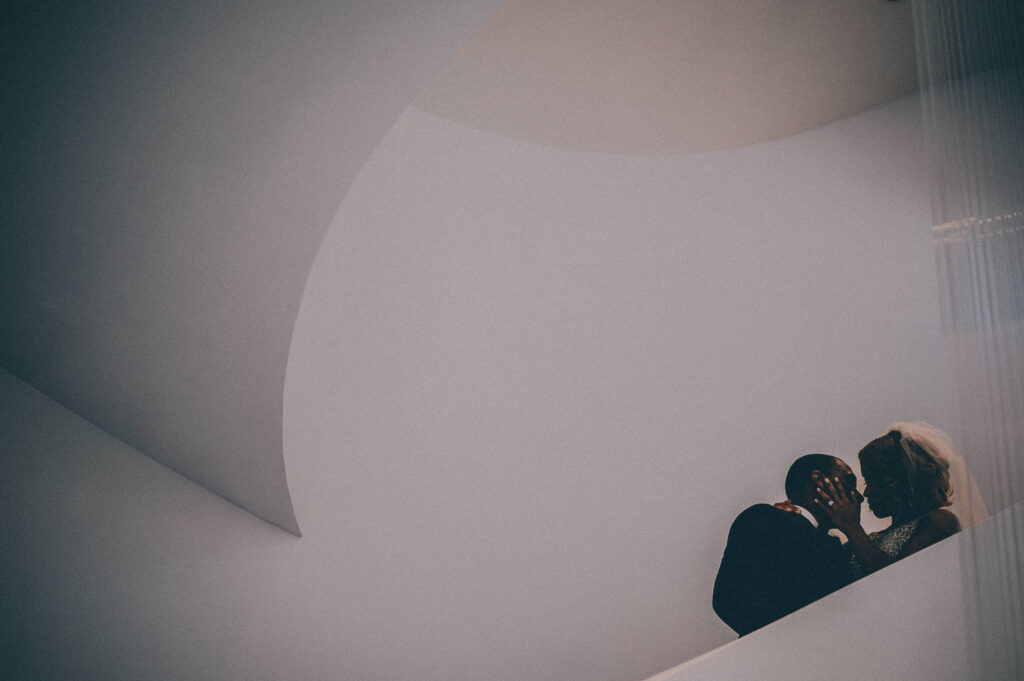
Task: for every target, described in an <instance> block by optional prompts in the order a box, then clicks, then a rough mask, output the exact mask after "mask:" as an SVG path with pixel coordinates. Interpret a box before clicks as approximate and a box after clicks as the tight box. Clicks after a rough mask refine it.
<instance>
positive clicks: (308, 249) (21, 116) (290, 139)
mask: <svg viewBox="0 0 1024 681" xmlns="http://www.w3.org/2000/svg"><path fill="white" fill-rule="evenodd" d="M498 4H499V2H498V0H487V1H486V2H464V1H461V0H445V1H442V2H430V3H424V2H405V1H402V0H389V1H387V2H380V1H376V0H375V1H373V2H365V1H364V2H341V3H338V2H329V3H323V2H317V1H315V0H311V1H304V2H290V3H283V4H282V3H271V2H255V3H253V2H244V3H240V2H213V3H164V2H145V1H142V2H137V1H133V2H106V3H100V4H97V3H85V4H77V5H75V4H69V3H33V2H23V3H19V2H11V3H5V6H4V10H3V14H4V20H3V43H4V69H3V72H2V78H3V91H4V94H5V96H4V97H3V98H2V99H3V102H2V103H0V107H2V108H0V113H2V116H3V120H4V125H3V126H2V129H0V135H2V142H3V145H2V146H3V149H4V153H3V154H2V158H0V177H2V182H0V197H2V201H3V206H4V208H3V210H4V232H3V241H2V247H0V271H2V272H3V274H4V282H5V285H4V286H3V287H0V364H2V366H4V367H5V368H7V369H8V370H10V371H12V372H14V373H15V374H16V375H18V376H20V377H21V378H23V379H24V380H26V381H28V382H29V383H31V384H32V385H35V386H36V387H38V388H40V389H41V390H43V391H45V392H46V393H47V394H48V395H50V396H51V397H53V398H54V399H56V400H58V401H59V402H61V403H62V404H65V405H67V406H68V407H69V408H71V409H73V410H74V411H75V412H77V413H79V414H81V415H82V416H84V417H85V418H87V419H89V420H90V421H92V422H93V423H96V424H97V425H99V426H100V427H102V428H104V429H105V430H107V431H108V432H110V433H112V434H113V435H115V436H116V437H118V438H120V439H121V440H123V441H124V442H127V443H129V444H131V445H132V446H134V447H136V448H138V449H139V450H140V451H142V452H144V453H145V454H147V455H148V456H151V457H152V458H154V459H155V460H157V461H160V462H162V463H164V464H166V465H167V466H169V467H171V468H172V469H174V470H176V471H178V472H179V473H181V474H183V475H185V476H187V477H189V478H190V479H192V480H193V481H194V482H197V483H199V484H201V485H204V486H206V487H208V488H209V489H211V490H213V491H214V492H216V493H218V494H220V495H221V496H223V497H225V498H227V499H229V500H231V501H233V502H235V503H237V504H239V505H241V506H242V507H243V508H246V509H248V510H249V511H251V512H252V513H254V514H256V515H257V516H259V517H261V518H263V519H264V520H267V521H269V522H272V523H275V524H277V525H279V526H281V527H283V528H286V529H288V530H290V531H292V532H297V531H298V525H297V523H296V519H295V516H294V514H293V512H292V505H291V500H290V498H289V493H288V487H287V483H286V480H285V470H284V462H283V459H282V452H281V409H282V407H281V394H282V390H283V385H284V373H285V365H286V362H287V356H288V343H289V339H290V337H291V331H292V327H293V324H294V321H295V314H296V311H297V309H298V303H299V299H300V297H301V295H302V290H303V286H304V285H305V281H306V276H307V275H308V273H309V268H310V265H311V263H312V261H313V257H314V255H315V254H316V251H317V248H318V247H319V245H320V242H321V240H322V238H323V234H324V229H325V228H326V225H327V224H328V222H329V221H330V218H331V215H332V214H333V213H334V211H335V210H336V209H337V207H338V203H339V202H340V200H341V198H342V197H343V196H344V193H345V190H346V188H347V187H348V185H349V183H350V182H351V181H352V178H354V177H355V175H356V173H357V171H358V170H359V167H360V166H361V165H362V163H363V162H364V161H365V159H366V157H367V156H368V155H369V153H370V151H371V150H372V149H373V147H374V145H375V144H376V143H377V141H378V140H379V138H380V137H381V136H382V135H383V134H384V133H385V132H386V131H387V130H388V129H389V128H390V126H391V124H392V123H393V122H394V120H395V118H396V117H397V115H398V114H399V113H400V112H401V111H402V109H403V108H404V107H405V106H406V105H407V104H408V103H409V102H410V101H411V100H412V98H413V97H414V95H415V93H416V92H417V90H418V89H419V88H420V87H421V86H422V84H423V83H424V82H426V80H427V79H428V78H430V77H431V76H433V75H434V73H435V72H436V71H437V70H438V69H439V68H440V67H441V66H442V65H443V64H444V63H445V61H447V59H448V58H449V57H450V56H451V55H452V54H453V53H454V52H455V51H456V50H457V49H458V48H459V47H460V46H461V45H462V44H463V43H464V42H465V41H466V40H468V38H469V36H470V35H472V33H473V32H474V31H475V29H476V28H477V26H478V25H479V24H480V23H481V22H482V21H483V20H484V19H485V18H486V17H487V16H488V15H489V14H490V12H491V11H493V9H494V8H495V7H497V6H498Z"/></svg>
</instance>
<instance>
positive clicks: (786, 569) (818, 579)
mask: <svg viewBox="0 0 1024 681" xmlns="http://www.w3.org/2000/svg"><path fill="white" fill-rule="evenodd" d="M849 583H850V571H849V563H848V559H847V558H846V556H845V553H844V552H843V550H842V547H841V544H840V541H839V540H838V539H837V538H835V537H831V536H829V535H828V534H826V533H825V532H822V531H820V530H818V529H817V528H815V527H814V526H813V525H811V523H810V521H808V520H807V519H806V518H804V517H802V516H801V515H798V514H796V513H790V512H788V511H782V510H779V509H777V508H775V507H773V506H769V505H768V504H756V505H754V506H751V507H750V508H748V509H747V510H745V511H744V512H743V513H741V514H740V515H739V517H738V518H736V520H735V521H734V522H733V524H732V528H731V529H730V530H729V541H728V543H727V544H726V547H725V555H723V556H722V564H721V566H720V567H719V568H718V577H717V578H716V579H715V592H714V598H713V600H712V604H713V606H714V608H715V612H716V613H718V616H719V617H721V618H722V620H724V621H725V623H726V624H728V625H729V626H730V627H732V628H733V629H734V630H735V631H736V633H737V634H739V635H740V636H744V635H745V634H749V633H750V632H752V631H754V630H755V629H758V628H760V627H763V626H764V625H766V624H769V623H771V622H774V621H775V620H777V619H779V618H780V617H784V616H785V615H788V614H789V613H791V612H793V611H794V610H797V609H799V608H802V607H803V606H805V605H807V604H808V603H810V602H812V601H816V600H818V599H819V598H821V597H823V596H827V595H828V594H830V593H832V592H833V591H835V590H836V589H841V588H842V587H844V586H846V585H847V584H849Z"/></svg>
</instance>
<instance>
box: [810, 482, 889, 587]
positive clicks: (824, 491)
mask: <svg viewBox="0 0 1024 681" xmlns="http://www.w3.org/2000/svg"><path fill="white" fill-rule="evenodd" d="M814 481H815V483H817V485H818V498H817V499H815V500H814V502H815V503H816V504H818V506H820V507H821V508H822V510H824V511H825V513H826V514H827V515H828V517H829V518H830V519H831V520H832V524H833V525H835V527H836V529H838V530H839V531H840V532H842V533H843V534H845V535H846V539H847V544H846V548H847V550H849V551H850V552H851V553H852V554H853V555H854V556H856V557H857V562H858V563H860V564H861V566H862V567H863V568H864V572H865V573H871V572H874V571H875V570H880V569H881V568H884V567H885V566H886V565H891V564H892V563H894V562H895V559H894V558H892V557H891V556H890V555H889V554H887V553H886V552H885V551H883V550H882V549H880V548H878V547H877V546H875V545H874V544H873V543H871V539H870V538H869V537H868V533H867V532H865V531H864V528H863V527H862V526H861V524H860V500H859V499H858V498H857V495H856V493H855V492H854V491H853V490H847V489H846V487H845V485H844V484H843V481H842V480H840V479H839V478H835V479H832V478H828V477H824V476H822V477H816V478H815V479H814ZM830 502H831V503H830Z"/></svg>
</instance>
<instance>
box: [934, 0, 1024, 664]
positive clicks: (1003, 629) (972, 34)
mask: <svg viewBox="0 0 1024 681" xmlns="http://www.w3.org/2000/svg"><path fill="white" fill-rule="evenodd" d="M914 23H915V37H916V44H917V59H918V72H919V79H920V83H921V101H922V108H923V120H924V126H925V139H926V143H927V150H928V160H929V168H930V173H931V177H930V181H931V191H932V218H933V219H932V224H933V228H932V229H933V234H934V243H935V253H936V256H937V258H938V271H939V287H940V291H939V297H940V301H941V305H942V321H943V327H944V332H945V351H946V352H945V361H946V363H947V366H946V369H947V373H948V379H949V381H948V384H949V389H950V397H951V400H950V402H951V415H952V416H953V418H954V419H955V424H954V433H955V437H956V439H957V443H958V444H959V445H960V447H961V449H962V451H963V452H964V453H965V457H967V458H968V462H969V464H970V466H971V470H972V473H973V474H974V477H975V478H976V479H977V480H978V483H979V486H980V487H981V490H982V493H983V494H984V496H985V501H986V503H987V504H988V507H989V509H990V510H991V511H992V512H993V513H994V514H995V513H997V512H998V511H1001V510H1004V509H1006V508H1008V507H1010V506H1012V505H1014V504H1018V503H1020V502H1021V500H1022V498H1024V465H1022V459H1024V276H1022V274H1024V273H1022V264H1024V179H1022V177H1024V174H1022V173H1024V60H1022V47H1024V3H1021V2H1019V0H914ZM990 522H993V523H994V524H995V525H996V530H997V531H996V532H995V536H997V537H998V540H997V541H981V540H973V541H967V542H966V543H965V545H966V546H967V547H968V549H967V550H965V551H964V552H963V555H962V560H963V562H964V566H963V567H964V571H963V574H964V590H965V595H966V596H967V598H966V603H967V609H968V612H966V613H965V615H966V616H967V618H968V619H967V622H968V631H969V634H968V638H969V640H968V650H969V651H970V659H969V661H968V662H969V669H970V671H971V677H972V678H974V679H993V680H994V679H1020V678H1024V635H1022V634H1024V622H1022V620H1024V606H1022V603H1024V580H1022V576H1024V573H1022V570H1021V562H1022V548H1024V528H1022V527H1021V524H1020V523H1019V522H1013V521H1012V516H1010V515H1009V514H1003V515H1002V516H1001V517H996V518H993V519H992V521H990ZM991 534H992V533H985V535H986V536H989V535H991ZM977 536H978V534H973V535H972V537H977ZM989 539H991V537H989Z"/></svg>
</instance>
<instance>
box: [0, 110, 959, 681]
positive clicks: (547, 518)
mask: <svg viewBox="0 0 1024 681" xmlns="http://www.w3.org/2000/svg"><path fill="white" fill-rule="evenodd" d="M916 112H917V108H916V102H914V101H913V100H907V101H901V102H897V103H895V104H893V105H891V106H888V107H884V108H882V109H878V110H875V111H872V112H869V113H866V114H864V115H862V116H858V117H856V118H853V119H849V120H846V121H842V122H839V123H837V124H834V125H831V126H828V127H826V128H822V129H820V130H817V131H812V132H810V133H806V134H804V135H801V136H799V137H793V138H788V139H786V140H781V141H779V142H774V143H769V144H765V145H760V146H757V147H750V148H745V149H740V150H735V151H731V152H716V153H712V154H707V155H701V156H699V157H692V156H691V157H681V158H672V157H661V158H639V157H621V156H610V155H602V154H584V153H580V152H570V151H557V150H550V149H544V148H539V147H531V146H528V145H523V144H521V143H516V142H510V141H508V140H503V139H501V138H498V137H494V136H491V135H489V134H486V133H481V132H479V131H473V130H471V129H467V128H463V127H460V126H458V125H454V124H450V123H446V122H445V121H443V120H441V119H437V118H435V117H433V116H430V115H428V114H424V113H422V112H419V111H416V110H409V111H407V112H406V114H404V115H403V116H402V118H401V120H400V122H399V125H398V126H397V127H396V128H395V130H394V131H393V132H392V133H391V134H389V136H388V138H387V139H386V140H385V141H384V143H383V144H382V145H381V147H380V148H379V149H378V151H377V152H376V153H375V155H374V157H373V158H372V159H371V161H370V163H369V164H368V165H367V167H366V169H365V170H364V172H363V174H362V175H361V177H360V178H359V179H358V180H357V182H356V184H355V185H354V186H353V189H352V191H351V192H350V194H349V196H348V198H347V200H346V202H345V203H344V205H343V206H342V208H341V210H340V211H339V213H338V216H337V219H336V220H335V222H334V224H333V225H332V228H331V230H330V232H329V234H328V237H327V240H326V242H325V244H324V247H323V249H322V251H321V254H320V256H319V257H318V260H317V263H316V266H315V267H314V271H313V273H312V274H311V277H310V282H309V288H308V291H307V295H306V297H305V299H304V301H303V306H302V310H301V312H300V315H299V322H298V324H297V326H296V330H295V337H294V339H293V344H292V347H293V350H292V356H291V360H290V366H289V374H288V377H287V382H286V392H285V447H286V457H287V462H288V466H289V475H290V477H291V482H292V485H293V492H294V495H295V499H296V509H297V511H298V514H299V517H300V518H301V520H302V523H303V526H304V530H305V536H304V537H303V538H301V539H296V538H294V537H291V536H288V535H285V534H282V533H280V532H279V531H277V530H275V529H274V528H272V527H270V526H267V525H265V524H262V523H260V522H259V521H257V520H256V519H255V518H253V517H251V516H249V515H248V514H245V513H244V512H242V511H240V510H238V509H237V508H235V507H233V506H231V505H229V504H227V503H226V502H224V501H222V500H220V499H218V498H216V497H214V496H212V495H209V494H207V493H206V492H205V491H203V490H202V489H200V488H198V487H195V486H192V485H190V484H189V483H187V482H185V481H184V480H183V479H181V478H178V477H177V476H176V475H175V474H173V473H170V472H169V471H168V470H166V469H164V468H162V467H160V466H158V465H156V464H154V463H152V462H150V461H148V460H146V459H144V458H140V457H139V455H138V454H136V453H135V452H134V451H132V450H131V449H129V448H127V447H125V446H124V445H121V444H118V443H117V442H116V441H115V440H113V439H112V438H110V437H108V436H106V435H104V434H102V433H100V432H99V431H97V430H96V429H95V428H93V427H91V426H88V425H86V424H85V423H83V422H81V421H80V420H78V419H77V418H74V417H71V416H69V415H67V414H66V413H65V412H63V411H62V410H61V409H60V408H58V407H56V406H55V405H54V404H53V403H52V402H50V401H49V400H47V399H45V398H43V397H41V396H39V395H37V394H36V393H34V392H33V391H31V390H29V389H27V388H25V387H24V386H23V385H22V384H20V383H19V382H18V381H16V380H14V379H12V378H10V377H7V378H6V379H5V387H4V392H3V394H4V395H5V397H4V400H5V402H4V404H5V407H4V414H3V418H2V419H0V423H3V427H4V437H5V442H3V443H2V447H3V451H5V452H6V454H5V456H4V458H3V465H4V467H5V470H4V475H3V478H2V479H3V482H2V484H3V486H4V488H3V490H2V492H3V493H2V495H0V499H2V503H3V505H4V507H3V517H4V518H5V522H4V529H3V534H2V540H3V542H4V545H3V546H2V547H0V554H2V555H3V561H4V563H3V567H4V569H3V575H4V577H3V579H4V603H5V606H4V610H5V612H6V613H10V615H9V616H8V617H5V619H4V627H5V638H7V639H8V641H10V645H9V647H8V649H9V650H14V651H17V655H16V656H15V657H13V658H12V659H11V661H10V662H8V663H7V664H9V665H11V666H9V668H8V669H7V670H5V673H4V677H5V678H15V679H19V678H48V679H49V678H58V679H59V678H76V679H82V678H97V679H99V678H103V679H118V678H123V679H128V678H132V679H147V678H152V679H168V678H172V679H173V678H183V679H184V678H188V679H229V678H230V679H234V678H266V679H310V678H360V679H372V678H381V679H389V680H398V679H412V678H416V679H421V678H445V679H477V678H487V679H503V678H508V679H522V678H558V679H564V680H568V681H573V680H575V679H580V680H582V679H587V680H588V681H589V680H594V681H598V680H609V681H610V680H613V679H629V678H632V679H640V678H644V677H646V676H649V675H651V674H654V673H656V672H658V671H660V670H663V669H667V668H669V667H671V666H672V665H675V664H677V663H678V662H680V661H681V660H685V659H688V658H690V657H693V656H694V655H697V654H699V653H702V652H705V651H707V650H708V649H710V648H712V647H714V646H717V645H720V644H722V643H724V642H727V641H729V640H730V639H731V638H732V635H731V633H730V632H729V630H728V629H727V628H726V627H725V626H724V625H723V624H722V623H721V622H719V621H718V620H717V618H716V617H715V616H714V614H713V613H712V611H711V608H710V592H711V584H712V581H713V578H714V573H715V570H716V568H717V563H718V560H719V557H720V554H721V550H722V548H723V546H724V540H725V534H726V531H727V529H728V526H729V523H730V522H731V520H732V518H733V517H734V516H735V514H736V513H738V512H739V511H740V510H741V509H742V508H743V507H744V506H746V505H747V504H749V503H752V502H755V501H760V500H772V499H777V498H780V497H781V496H782V490H781V482H782V477H783V475H784V472H785V469H786V467H787V465H788V464H789V462H790V461H791V460H792V458H794V457H795V456H796V455H798V454H801V453H805V452H807V451H813V450H824V451H830V452H834V453H837V454H840V455H844V456H846V457H847V458H852V457H853V455H854V452H855V449H856V448H857V447H858V446H859V445H861V444H863V443H864V442H866V441H867V440H868V439H870V438H871V437H873V436H875V435H876V434H877V433H878V432H879V431H880V430H881V429H882V428H884V427H885V426H886V425H888V423H889V421H891V420H893V419H895V418H926V419H930V420H932V421H934V422H936V423H939V424H941V423H942V406H941V395H942V390H941V385H942V381H941V361H940V359H939V352H940V348H939V339H938V337H937V328H936V324H937V322H936V320H935V318H934V317H935V315H937V310H936V305H935V301H934V295H935V292H934V274H933V263H932V261H931V253H930V249H929V247H928V244H929V235H928V231H927V209H926V203H927V201H926V196H925V192H924V187H923V186H922V183H921V180H920V177H919V175H918V165H917V163H918V160H917V146H916V137H915V135H914V131H915V129H916V128H915V125H916ZM836 159H841V161H842V162H840V163H837V162H836ZM864 196H868V197H870V200H864V198H863V197H864ZM339 263H341V264H343V265H344V267H342V268H339V267H338V265H339Z"/></svg>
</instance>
